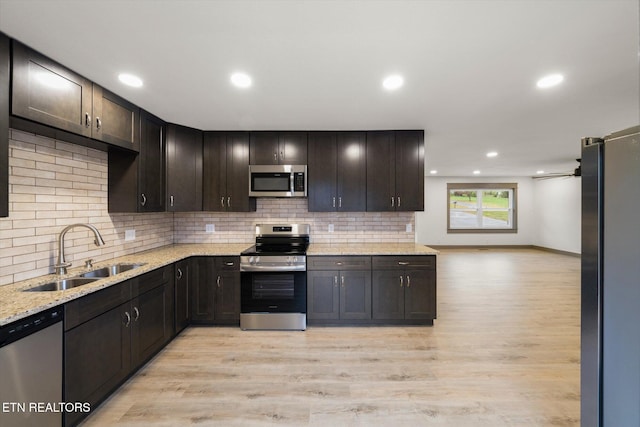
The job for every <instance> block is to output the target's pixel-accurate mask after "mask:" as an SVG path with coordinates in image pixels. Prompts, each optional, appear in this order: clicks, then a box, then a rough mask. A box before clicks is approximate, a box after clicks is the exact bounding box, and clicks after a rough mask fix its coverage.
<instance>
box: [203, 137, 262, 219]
mask: <svg viewBox="0 0 640 427" xmlns="http://www.w3.org/2000/svg"><path fill="white" fill-rule="evenodd" d="M203 152H204V175H203V178H204V179H203V184H202V186H203V193H204V194H203V210H205V211H217V212H226V211H229V212H251V211H255V210H256V199H255V198H250V197H249V133H248V132H205V133H204V147H203Z"/></svg>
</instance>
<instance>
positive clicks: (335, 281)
mask: <svg viewBox="0 0 640 427" xmlns="http://www.w3.org/2000/svg"><path fill="white" fill-rule="evenodd" d="M333 287H334V288H337V287H338V276H333Z"/></svg>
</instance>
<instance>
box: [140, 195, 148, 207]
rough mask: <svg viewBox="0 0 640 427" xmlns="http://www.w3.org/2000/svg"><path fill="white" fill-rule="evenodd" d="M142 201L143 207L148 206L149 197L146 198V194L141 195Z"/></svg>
mask: <svg viewBox="0 0 640 427" xmlns="http://www.w3.org/2000/svg"><path fill="white" fill-rule="evenodd" d="M140 199H141V200H140V204H141V205H142V206H144V205H146V204H147V196H145V194H144V193H142V194H140Z"/></svg>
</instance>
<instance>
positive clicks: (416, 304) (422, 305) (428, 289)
mask: <svg viewBox="0 0 640 427" xmlns="http://www.w3.org/2000/svg"><path fill="white" fill-rule="evenodd" d="M404 295H405V300H404V318H405V319H435V318H436V277H435V270H407V271H405V294H404Z"/></svg>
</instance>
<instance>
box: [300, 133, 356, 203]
mask: <svg viewBox="0 0 640 427" xmlns="http://www.w3.org/2000/svg"><path fill="white" fill-rule="evenodd" d="M308 148H309V161H308V175H309V185H308V193H309V199H308V200H309V211H310V212H335V211H337V212H363V211H365V210H366V207H367V205H366V196H367V190H366V185H367V170H366V160H367V159H366V134H365V133H364V132H309V147H308Z"/></svg>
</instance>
